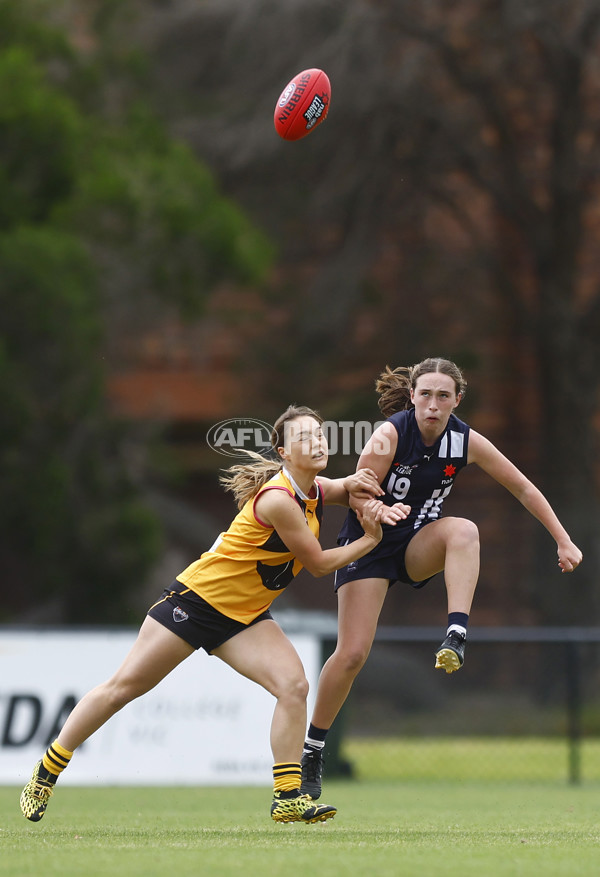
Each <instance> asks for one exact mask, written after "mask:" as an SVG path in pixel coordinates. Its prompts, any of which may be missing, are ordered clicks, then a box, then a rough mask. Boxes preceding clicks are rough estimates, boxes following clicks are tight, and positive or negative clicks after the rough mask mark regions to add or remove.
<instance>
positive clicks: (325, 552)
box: [255, 490, 382, 577]
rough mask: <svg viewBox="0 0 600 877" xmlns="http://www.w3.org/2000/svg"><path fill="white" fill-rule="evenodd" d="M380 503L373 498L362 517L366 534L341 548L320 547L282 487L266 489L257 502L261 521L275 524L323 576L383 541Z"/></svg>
mask: <svg viewBox="0 0 600 877" xmlns="http://www.w3.org/2000/svg"><path fill="white" fill-rule="evenodd" d="M380 506H381V503H380V502H378V501H377V500H370V501H369V502H367V503H366V504H365V507H364V509H363V511H362V514H361V515H360V516H359V520H360V523H361V526H362V528H363V530H364V534H363V535H362V536H361V537H360V538H359V539H357V540H356V541H355V542H351V543H350V544H349V545H342V546H340V547H339V548H326V549H323V548H322V547H321V543H320V542H319V540H318V539H317V538H316V537H315V536H314V534H313V533H312V531H311V530H310V528H309V527H307V526H306V521H305V519H304V515H303V514H302V512H301V511H300V507H299V506H298V504H297V503H296V502H295V501H294V500H293V499H292V498H291V496H290V495H289V494H288V493H286V492H285V491H283V490H265V491H264V493H262V494H261V495H260V496H259V497H258V499H257V501H256V505H255V510H256V514H257V516H258V517H260V519H261V521H264V523H266V524H268V525H269V526H271V527H274V528H275V529H276V530H277V533H278V535H279V536H280V537H281V539H282V540H283V542H284V544H285V546H286V547H287V549H288V550H289V551H291V553H292V554H293V555H294V557H297V558H298V560H299V561H300V563H301V564H302V565H303V566H304V567H306V569H307V570H308V572H309V573H311V574H312V575H313V576H317V577H318V576H324V575H327V574H328V573H330V572H333V571H334V570H336V569H339V568H340V567H342V566H346V564H348V563H351V562H352V561H353V560H358V558H359V557H363V555H365V554H368V552H369V551H371V550H372V549H373V548H374V547H375V546H376V545H377V543H378V542H379V541H380V539H381V536H382V532H381V526H380V523H379V521H380V519H381V509H380V508H379V507H380Z"/></svg>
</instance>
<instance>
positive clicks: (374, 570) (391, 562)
mask: <svg viewBox="0 0 600 877" xmlns="http://www.w3.org/2000/svg"><path fill="white" fill-rule="evenodd" d="M414 535H415V531H414V530H407V531H406V532H405V533H403V534H402V537H401V538H400V539H399V538H398V537H397V535H396V534H394V537H395V538H394V539H393V540H392V539H386V538H385V529H384V538H383V539H382V540H381V542H379V543H378V544H377V545H376V546H375V548H373V550H372V551H369V553H368V554H365V556H364V557H359V559H358V560H353V561H352V562H351V563H349V564H348V565H347V566H343V567H342V568H341V569H338V570H337V571H336V573H335V579H334V589H335V590H336V591H337V589H338V588H339V587H341V586H342V585H345V584H346V582H356V581H358V580H359V579H387V580H388V582H389V584H390V585H393V584H394V582H403V583H404V584H407V585H412V587H413V588H422V587H423V586H424V585H426V584H427V582H428V581H430V580H431V579H432V578H433V576H429V578H427V579H423V581H422V582H414V581H413V580H412V579H411V577H410V576H409V574H408V573H407V572H406V567H405V565H404V556H405V554H406V549H407V548H408V543H409V542H410V540H411V539H412V538H413V536H414ZM350 541H351V540H350V539H343V540H340V545H348V543H349V542H350Z"/></svg>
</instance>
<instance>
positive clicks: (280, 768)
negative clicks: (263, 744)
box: [273, 761, 302, 792]
mask: <svg viewBox="0 0 600 877" xmlns="http://www.w3.org/2000/svg"><path fill="white" fill-rule="evenodd" d="M301 783H302V768H301V767H300V762H299V761H292V762H286V763H284V764H274V765H273V788H274V790H275V791H276V792H295V791H296V790H297V789H300V784H301Z"/></svg>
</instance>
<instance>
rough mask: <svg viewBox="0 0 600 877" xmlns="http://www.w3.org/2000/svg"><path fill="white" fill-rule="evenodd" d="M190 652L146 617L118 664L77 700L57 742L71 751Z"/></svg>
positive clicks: (187, 647)
mask: <svg viewBox="0 0 600 877" xmlns="http://www.w3.org/2000/svg"><path fill="white" fill-rule="evenodd" d="M193 651H194V649H193V648H192V647H191V646H190V645H188V644H187V643H186V642H185V641H184V640H182V639H181V638H180V637H178V636H176V634H174V633H172V632H171V631H170V630H167V628H166V627H163V626H162V624H159V623H158V621H155V620H154V619H153V618H150V617H149V616H147V617H146V619H145V620H144V623H143V624H142V626H141V628H140V632H139V634H138V638H137V640H136V641H135V643H134V645H133V647H132V649H131V651H130V652H129V654H128V655H127V657H126V658H125V660H124V661H123V664H122V665H121V667H120V668H119V669H118V670H117V672H116V673H115V674H114V676H112V677H111V678H110V679H108V680H107V681H106V682H103V683H102V684H101V685H98V686H97V687H96V688H93V689H92V690H91V691H89V692H88V693H87V694H86V695H85V697H83V698H82V699H81V700H80V701H79V703H78V704H77V706H76V707H75V708H74V709H73V711H72V712H71V714H70V715H69V717H68V719H67V721H66V722H65V724H64V726H63V728H62V730H61V732H60V734H59V735H58V738H57V742H58V743H59V744H60V745H61V746H63V747H64V748H65V749H67V750H69V751H70V752H73V751H74V750H75V749H77V747H78V746H81V744H82V743H83V742H84V740H87V739H88V737H90V736H91V735H92V734H93V733H94V731H97V730H98V728H100V727H101V726H102V725H103V724H104V723H105V722H107V721H108V719H110V717H111V716H113V715H114V714H115V713H116V712H118V711H119V710H120V709H121V708H122V707H124V706H125V705H126V704H127V703H129V702H130V701H132V700H134V699H135V698H136V697H139V696H140V695H142V694H145V693H146V692H147V691H150V689H151V688H154V686H155V685H157V684H158V683H159V682H160V681H161V679H164V677H165V676H167V674H168V673H170V672H171V670H173V669H174V668H175V667H176V666H177V665H178V664H180V663H181V662H182V661H183V660H184V659H185V658H187V657H189V655H191V654H192V652H193Z"/></svg>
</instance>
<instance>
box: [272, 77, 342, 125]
mask: <svg viewBox="0 0 600 877" xmlns="http://www.w3.org/2000/svg"><path fill="white" fill-rule="evenodd" d="M330 97H331V85H330V82H329V77H328V76H327V74H326V73H324V72H323V70H319V69H318V68H316V67H312V68H311V69H310V70H303V71H302V73H298V75H297V76H294V78H293V79H292V80H291V81H290V82H288V84H287V85H286V87H285V88H284V89H283V91H282V92H281V94H280V96H279V100H278V101H277V104H276V106H275V114H274V116H273V121H274V122H275V130H276V131H277V133H278V134H279V136H280V137H283V139H284V140H300V138H301V137H306V135H307V134H310V132H311V131H314V130H315V128H316V127H317V125H320V124H321V122H323V121H324V120H325V119H326V118H327V112H328V110H329V99H330Z"/></svg>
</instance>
